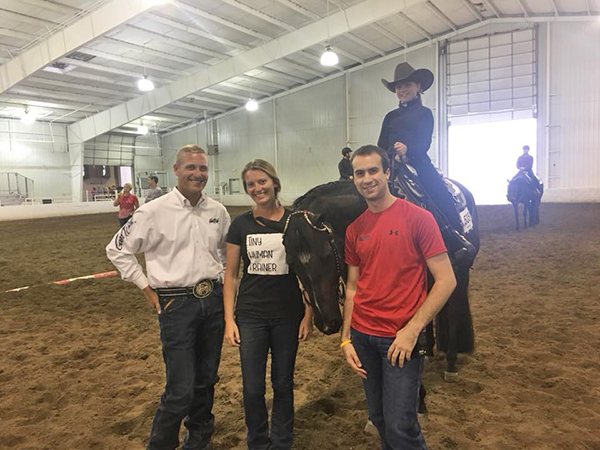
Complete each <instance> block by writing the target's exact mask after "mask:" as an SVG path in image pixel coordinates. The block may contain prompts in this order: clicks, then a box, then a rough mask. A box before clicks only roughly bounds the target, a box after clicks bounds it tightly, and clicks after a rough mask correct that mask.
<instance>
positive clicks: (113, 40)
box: [0, 0, 600, 133]
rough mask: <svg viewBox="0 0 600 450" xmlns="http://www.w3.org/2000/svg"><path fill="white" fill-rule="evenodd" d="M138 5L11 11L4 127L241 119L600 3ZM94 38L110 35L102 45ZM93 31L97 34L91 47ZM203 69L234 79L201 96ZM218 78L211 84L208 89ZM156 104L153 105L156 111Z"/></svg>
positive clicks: (2, 86) (46, 4)
mask: <svg viewBox="0 0 600 450" xmlns="http://www.w3.org/2000/svg"><path fill="white" fill-rule="evenodd" d="M125 3H126V2H122V4H123V5H124V4H125ZM127 3H135V2H133V1H131V2H127ZM137 3H139V4H140V5H141V6H139V8H140V9H139V11H140V12H139V13H136V12H133V13H132V12H131V11H122V9H119V8H118V7H117V5H118V2H117V0H101V1H97V0H96V1H93V0H3V1H2V3H1V5H0V117H4V118H10V117H15V115H16V114H17V112H18V111H20V110H22V109H23V108H25V107H26V108H28V109H29V110H30V111H32V112H34V113H35V114H36V115H37V116H38V117H39V118H40V120H44V121H54V122H56V123H65V124H73V123H77V122H80V121H84V120H85V119H87V118H92V119H93V118H94V117H96V116H97V117H98V119H100V118H101V117H105V115H102V114H100V113H102V112H106V111H109V112H110V113H111V117H112V116H119V114H120V110H119V108H125V107H126V109H127V115H126V120H125V119H122V118H119V119H118V120H115V121H114V126H112V125H111V126H110V127H108V131H110V132H113V133H135V131H133V127H134V126H137V125H138V124H140V122H143V123H144V124H146V125H149V126H150V127H151V129H152V130H153V131H154V132H158V133H161V132H164V131H166V130H168V131H172V130H174V129H177V128H179V127H183V126H186V125H188V124H189V123H191V122H195V121H198V120H201V119H203V118H205V117H214V116H217V115H219V114H223V113H226V112H228V111H231V110H235V109H236V108H239V107H242V106H243V105H244V104H245V102H246V101H247V99H248V98H249V97H250V96H253V97H254V98H255V99H257V100H260V99H261V98H269V97H271V96H273V95H277V94H281V93H282V92H285V91H288V90H291V89H294V88H297V87H298V86H302V85H304V84H307V83H310V82H312V81H315V80H319V79H322V78H324V77H326V76H328V75H331V74H334V73H339V72H340V71H345V70H348V69H351V68H355V67H358V66H360V65H363V64H367V63H370V62H373V61H376V60H378V59H379V58H383V57H386V56H389V55H393V54H394V53H395V52H398V51H400V50H402V49H404V48H406V47H411V46H414V45H416V44H419V43H421V42H424V41H428V40H432V39H435V38H436V37H439V36H443V35H446V34H447V33H451V32H456V31H458V30H461V29H464V28H466V27H469V26H471V25H473V24H474V23H478V22H483V21H486V20H490V19H503V18H505V19H510V18H519V19H528V20H535V19H536V18H558V19H560V18H563V17H572V18H574V17H584V16H598V14H600V0H405V1H400V0H387V1H385V0H364V1H360V0H344V1H340V0H329V3H328V2H327V1H326V0H302V1H301V2H300V1H299V0H296V1H294V0H162V1H161V0H137ZM392 4H394V5H398V6H397V7H392ZM149 5H150V6H149ZM363 6H367V7H372V8H371V9H372V10H373V17H376V18H377V20H375V21H370V20H369V18H368V17H366V18H357V17H355V16H356V14H354V13H355V12H356V11H363V14H364V11H370V9H364V8H363ZM111 7H112V9H111ZM360 8H362V9H360ZM123 9H124V8H123ZM328 10H329V16H327V12H328ZM382 10H385V11H384V12H383V13H381V14H380V15H379V16H377V14H378V13H380V12H381V11H382ZM111 11H112V13H111V14H109V12H111ZM340 12H341V13H345V14H338V13H340ZM121 14H122V17H121ZM336 18H337V19H336ZM88 19H89V22H86V20H88ZM324 19H325V20H324ZM344 21H345V23H344ZM86 23H87V25H86ZM311 24H313V25H315V26H316V25H317V24H318V25H322V27H321V28H318V29H319V30H323V29H325V28H326V29H327V35H331V38H329V39H328V38H327V35H323V36H324V39H321V38H320V37H315V30H316V29H317V28H311V27H309V25H311ZM356 24H358V25H356ZM346 25H347V26H346ZM96 26H98V28H99V29H101V30H100V31H102V30H107V31H106V32H104V33H101V32H100V31H98V30H95V27H96ZM102 27H104V28H102ZM323 27H325V28H323ZM90 28H94V30H92V32H90V35H89V36H87V35H86V33H87V32H88V30H89V29H90ZM96 32H98V35H95V34H94V33H96ZM292 33H295V34H292ZM319 36H320V35H319ZM287 37H289V38H292V37H293V39H291V40H293V41H294V42H293V44H294V45H295V47H294V48H296V47H297V48H298V50H297V51H293V52H289V54H287V53H286V54H285V56H283V57H279V55H278V54H276V52H273V55H272V56H271V57H270V56H268V52H269V51H270V49H271V48H272V47H270V46H269V44H272V43H277V45H278V46H283V45H284V43H285V42H286V41H285V39H286V38H287ZM57 39H61V40H60V44H61V45H62V47H61V46H58V48H60V49H64V51H63V52H62V53H61V52H60V51H58V53H57V50H56V47H57V45H56V40H57ZM78 39H79V41H78ZM298 41H300V42H298ZM328 42H329V43H330V44H331V46H332V48H333V49H334V50H335V51H336V52H337V53H338V56H339V59H340V61H339V64H338V65H337V66H334V67H324V66H322V65H321V64H320V62H319V58H320V54H321V53H322V52H323V50H324V48H325V45H326V44H327V43H328ZM79 44H80V45H79ZM286 45H287V44H286ZM46 47H47V48H48V50H47V51H46V50H45V49H46ZM252 50H255V51H256V52H258V51H260V52H261V58H259V59H256V61H259V60H260V64H259V65H256V66H253V61H254V59H253V58H255V55H256V54H257V53H256V52H255V53H252ZM36 52H37V53H36ZM265 53H267V55H266V56H265V55H264V54H265ZM236 57H237V58H236ZM16 61H17V62H19V64H20V65H18V64H16V63H15V62H16ZM228 61H230V62H231V64H232V66H234V67H233V68H229V69H230V70H226V69H227V67H226V65H223V64H221V66H219V65H218V64H220V63H224V62H228ZM11 63H12V65H11ZM33 63H35V64H38V65H34V66H32V64H33ZM31 67H33V68H31ZM220 67H223V70H221V69H220ZM207 68H213V70H214V71H216V70H217V68H219V69H218V70H219V71H220V72H219V73H221V72H222V73H223V74H225V73H226V74H227V75H226V76H225V75H223V76H225V77H226V79H224V80H222V79H219V77H217V78H216V81H215V82H214V83H212V82H210V80H208V81H207V82H203V83H202V86H201V88H199V89H197V90H195V89H194V86H195V84H193V83H195V82H196V81H197V80H198V79H199V78H200V75H199V74H200V73H201V71H202V70H203V69H207ZM19 71H21V72H22V75H19V73H20V72H19ZM214 71H213V72H207V73H208V74H209V75H208V77H209V78H211V75H210V74H211V73H214ZM144 75H147V76H148V78H149V79H151V80H152V81H153V82H154V83H155V85H156V87H157V88H162V87H168V88H167V89H163V90H162V91H160V92H162V94H160V95H158V98H160V101H158V102H157V101H156V99H157V96H156V95H154V96H153V95H152V93H151V94H144V93H142V92H140V91H139V90H138V89H137V86H136V82H137V80H138V79H139V78H141V77H143V76H144ZM229 75H231V76H229ZM221 78H222V77H221ZM178 81H179V84H174V83H176V82H178ZM188 81H189V82H188ZM170 87H172V92H171V90H170ZM167 94H168V97H165V96H166V95H167ZM135 99H141V100H142V101H141V102H140V105H141V106H140V107H139V108H137V109H135V111H132V108H131V106H132V105H133V104H132V103H127V102H131V101H132V100H135ZM165 99H166V100H165ZM144 102H146V104H144ZM149 104H150V105H154V104H156V108H154V107H152V106H149ZM136 105H137V103H136ZM138 110H139V112H140V113H139V114H138V113H136V111H138ZM112 123H113V122H111V124H112Z"/></svg>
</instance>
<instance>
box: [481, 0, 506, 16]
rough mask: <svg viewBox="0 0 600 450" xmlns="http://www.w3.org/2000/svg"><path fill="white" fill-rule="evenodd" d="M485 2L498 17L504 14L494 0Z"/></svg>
mask: <svg viewBox="0 0 600 450" xmlns="http://www.w3.org/2000/svg"><path fill="white" fill-rule="evenodd" d="M483 3H485V4H486V6H487V7H488V8H489V9H490V10H491V11H492V12H493V13H494V15H495V16H496V17H498V18H500V17H502V14H500V11H499V10H498V8H497V7H496V5H494V1H493V0H483Z"/></svg>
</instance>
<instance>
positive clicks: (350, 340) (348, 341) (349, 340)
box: [340, 339, 352, 348]
mask: <svg viewBox="0 0 600 450" xmlns="http://www.w3.org/2000/svg"><path fill="white" fill-rule="evenodd" d="M351 343H352V339H348V340H347V341H344V342H342V343H341V344H340V348H344V345H348V344H351Z"/></svg>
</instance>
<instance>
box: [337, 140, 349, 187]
mask: <svg viewBox="0 0 600 450" xmlns="http://www.w3.org/2000/svg"><path fill="white" fill-rule="evenodd" d="M350 156H352V149H351V148H350V147H344V148H343V149H342V159H341V160H340V162H339V163H338V170H339V172H340V180H351V179H352V163H351V162H350Z"/></svg>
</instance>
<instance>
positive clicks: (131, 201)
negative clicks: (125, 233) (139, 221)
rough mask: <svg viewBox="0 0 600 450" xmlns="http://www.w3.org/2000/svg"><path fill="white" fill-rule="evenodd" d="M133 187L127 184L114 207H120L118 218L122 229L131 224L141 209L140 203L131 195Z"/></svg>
mask: <svg viewBox="0 0 600 450" xmlns="http://www.w3.org/2000/svg"><path fill="white" fill-rule="evenodd" d="M132 189H133V186H132V185H131V183H125V186H123V190H122V191H121V192H119V194H117V197H116V198H115V201H114V202H113V205H115V206H118V207H119V212H118V214H117V215H118V217H119V224H120V225H121V227H122V226H123V225H125V224H126V223H127V222H129V219H131V216H132V215H133V213H134V211H135V210H136V209H138V208H139V207H140V201H139V199H138V198H137V196H136V195H135V194H132V193H131V190H132Z"/></svg>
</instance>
